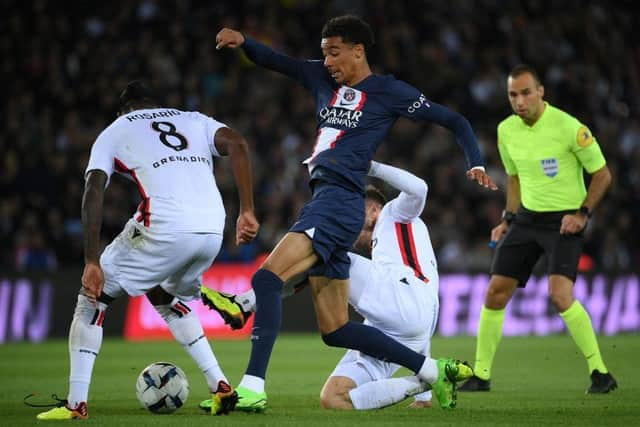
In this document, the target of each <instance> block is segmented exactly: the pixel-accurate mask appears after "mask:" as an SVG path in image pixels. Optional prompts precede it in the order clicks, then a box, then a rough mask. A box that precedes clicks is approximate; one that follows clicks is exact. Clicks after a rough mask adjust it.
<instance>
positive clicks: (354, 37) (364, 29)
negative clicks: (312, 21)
mask: <svg viewBox="0 0 640 427" xmlns="http://www.w3.org/2000/svg"><path fill="white" fill-rule="evenodd" d="M328 37H342V41H343V42H345V43H353V44H362V45H363V46H364V50H365V52H368V51H369V49H370V48H371V46H373V44H374V43H375V39H374V37H373V31H371V27H370V26H369V24H367V23H366V22H365V21H364V20H363V19H362V18H360V17H358V16H355V15H343V16H336V17H335V18H331V19H329V20H328V21H327V23H326V24H324V27H323V28H322V38H323V39H326V38H328Z"/></svg>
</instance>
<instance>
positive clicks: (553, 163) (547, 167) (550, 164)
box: [540, 158, 559, 178]
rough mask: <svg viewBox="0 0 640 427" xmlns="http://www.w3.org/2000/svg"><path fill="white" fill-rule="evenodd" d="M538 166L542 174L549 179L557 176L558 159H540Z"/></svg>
mask: <svg viewBox="0 0 640 427" xmlns="http://www.w3.org/2000/svg"><path fill="white" fill-rule="evenodd" d="M540 165H541V166H542V171H543V172H544V174H545V175H547V176H548V177H549V178H553V177H554V176H556V175H558V169H559V167H558V159H556V158H551V159H542V160H540Z"/></svg>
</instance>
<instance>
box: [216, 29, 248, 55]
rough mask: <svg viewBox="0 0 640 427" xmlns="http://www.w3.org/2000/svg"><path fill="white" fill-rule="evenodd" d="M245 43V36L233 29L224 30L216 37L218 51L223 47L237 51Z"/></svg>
mask: <svg viewBox="0 0 640 427" xmlns="http://www.w3.org/2000/svg"><path fill="white" fill-rule="evenodd" d="M242 43H244V36H243V35H242V33H241V32H240V31H236V30H232V29H231V28H223V29H221V30H220V32H219V33H218V34H217V35H216V49H218V50H219V49H222V48H223V47H229V48H233V49H235V48H236V47H239V46H241V45H242Z"/></svg>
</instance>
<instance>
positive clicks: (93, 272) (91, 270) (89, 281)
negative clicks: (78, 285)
mask: <svg viewBox="0 0 640 427" xmlns="http://www.w3.org/2000/svg"><path fill="white" fill-rule="evenodd" d="M82 287H83V288H84V292H85V294H86V296H87V297H88V298H89V299H90V300H91V302H93V303H94V304H95V302H96V299H97V298H98V297H99V296H100V294H102V288H103V287H104V272H103V271H102V268H101V267H100V264H97V263H94V262H90V263H87V264H85V266H84V271H83V272H82Z"/></svg>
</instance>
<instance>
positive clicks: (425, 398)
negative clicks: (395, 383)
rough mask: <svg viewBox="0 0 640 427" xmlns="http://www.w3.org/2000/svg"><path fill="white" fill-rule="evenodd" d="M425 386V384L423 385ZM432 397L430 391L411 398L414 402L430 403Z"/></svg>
mask: <svg viewBox="0 0 640 427" xmlns="http://www.w3.org/2000/svg"><path fill="white" fill-rule="evenodd" d="M425 386H426V384H425ZM432 397H433V396H432V395H431V390H428V391H425V392H423V393H420V394H416V395H415V396H413V398H414V399H415V401H416V402H431V399H432Z"/></svg>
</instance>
